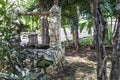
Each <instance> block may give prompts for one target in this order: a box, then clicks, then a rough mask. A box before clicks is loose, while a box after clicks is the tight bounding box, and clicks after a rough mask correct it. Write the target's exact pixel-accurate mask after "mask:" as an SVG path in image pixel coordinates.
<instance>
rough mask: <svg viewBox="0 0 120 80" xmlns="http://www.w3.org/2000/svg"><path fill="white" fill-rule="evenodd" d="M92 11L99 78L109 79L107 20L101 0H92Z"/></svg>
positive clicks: (102, 79)
mask: <svg viewBox="0 0 120 80" xmlns="http://www.w3.org/2000/svg"><path fill="white" fill-rule="evenodd" d="M90 5H91V12H92V14H93V17H94V24H95V27H94V44H95V50H96V52H97V80H107V76H106V59H107V58H106V50H105V45H104V42H105V34H106V32H107V27H106V24H107V23H106V20H105V19H104V17H103V14H102V11H101V7H100V1H99V0H92V1H91V4H90Z"/></svg>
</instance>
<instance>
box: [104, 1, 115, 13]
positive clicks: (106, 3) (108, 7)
mask: <svg viewBox="0 0 120 80" xmlns="http://www.w3.org/2000/svg"><path fill="white" fill-rule="evenodd" d="M104 5H105V8H106V9H107V10H108V12H109V13H110V14H113V11H112V9H111V7H110V5H109V3H108V2H107V1H104Z"/></svg>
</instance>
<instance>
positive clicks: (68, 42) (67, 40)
mask: <svg viewBox="0 0 120 80" xmlns="http://www.w3.org/2000/svg"><path fill="white" fill-rule="evenodd" d="M63 31H64V34H65V38H66V42H67V45H66V46H70V41H69V39H68V36H67V32H66V29H65V27H64V26H63Z"/></svg>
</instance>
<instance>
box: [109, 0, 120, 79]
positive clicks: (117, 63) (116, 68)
mask: <svg viewBox="0 0 120 80" xmlns="http://www.w3.org/2000/svg"><path fill="white" fill-rule="evenodd" d="M116 8H117V13H118V14H117V16H118V25H117V29H116V36H115V44H114V48H113V55H112V68H111V74H110V80H120V0H117V4H116Z"/></svg>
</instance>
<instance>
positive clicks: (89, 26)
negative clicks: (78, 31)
mask: <svg viewBox="0 0 120 80" xmlns="http://www.w3.org/2000/svg"><path fill="white" fill-rule="evenodd" d="M92 26H93V21H92V20H91V21H89V22H88V25H87V29H88V34H91V33H92V30H91V28H92Z"/></svg>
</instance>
